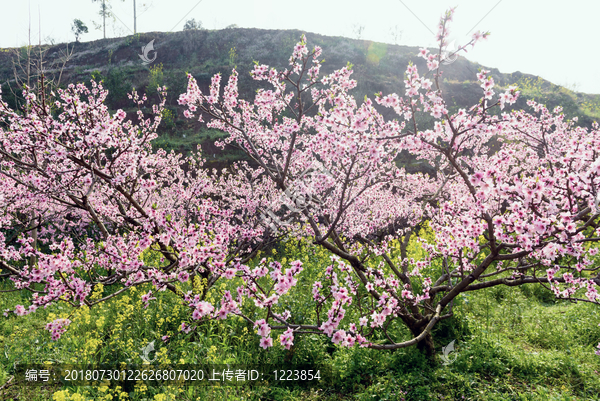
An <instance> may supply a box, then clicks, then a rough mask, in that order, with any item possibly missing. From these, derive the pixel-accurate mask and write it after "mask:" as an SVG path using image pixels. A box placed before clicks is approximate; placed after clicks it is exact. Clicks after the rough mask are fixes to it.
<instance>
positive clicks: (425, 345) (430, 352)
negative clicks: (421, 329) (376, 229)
mask: <svg viewBox="0 0 600 401" xmlns="http://www.w3.org/2000/svg"><path fill="white" fill-rule="evenodd" d="M417 348H418V349H419V351H421V352H422V353H424V354H425V355H426V356H427V358H428V359H430V360H433V357H434V356H435V343H434V342H433V336H432V335H431V333H427V335H426V336H425V338H424V339H423V340H421V341H420V342H418V343H417Z"/></svg>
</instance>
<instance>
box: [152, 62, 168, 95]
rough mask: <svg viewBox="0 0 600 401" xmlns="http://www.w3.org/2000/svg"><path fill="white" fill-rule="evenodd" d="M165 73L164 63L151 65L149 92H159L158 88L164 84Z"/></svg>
mask: <svg viewBox="0 0 600 401" xmlns="http://www.w3.org/2000/svg"><path fill="white" fill-rule="evenodd" d="M163 80H164V73H163V65H162V63H159V64H154V65H153V66H151V67H150V76H149V77H148V93H149V94H152V93H157V88H158V87H159V86H163Z"/></svg>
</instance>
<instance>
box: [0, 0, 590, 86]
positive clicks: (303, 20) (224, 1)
mask: <svg viewBox="0 0 600 401" xmlns="http://www.w3.org/2000/svg"><path fill="white" fill-rule="evenodd" d="M99 1H100V2H101V0H99ZM107 1H108V0H107ZM133 2H134V0H110V1H109V3H110V4H111V6H112V12H113V14H114V16H115V18H114V19H108V20H107V27H106V35H107V37H118V36H125V35H130V34H132V33H133ZM136 5H137V16H138V18H137V31H138V32H155V31H162V32H168V31H180V30H182V29H183V25H184V23H185V21H187V20H189V19H191V18H194V19H195V20H196V21H201V22H202V25H203V26H204V28H207V29H222V28H225V27H226V26H228V25H232V24H235V25H237V26H239V27H242V28H262V29H299V30H302V31H304V32H306V34H307V39H308V42H309V44H310V33H318V34H322V35H330V36H346V37H350V38H358V37H359V36H360V38H361V39H365V40H373V41H377V42H385V43H392V44H394V43H395V44H400V45H407V46H420V47H425V46H426V47H434V46H435V39H434V34H435V33H436V32H437V23H438V21H439V18H440V16H441V15H442V14H443V13H444V11H445V10H447V9H448V8H450V7H456V11H455V17H454V21H453V23H452V25H451V26H450V30H451V31H450V32H451V33H450V40H455V43H456V44H464V43H466V42H468V41H469V40H470V36H471V34H472V33H473V32H475V31H477V30H481V31H490V32H491V35H490V37H489V38H488V39H487V40H486V41H484V42H480V43H478V44H477V46H476V47H475V48H473V49H472V50H469V52H468V53H467V54H463V56H465V57H466V58H467V59H469V60H471V61H474V62H478V63H480V64H482V65H484V66H486V67H492V68H498V69H499V70H500V71H501V72H503V73H512V72H515V71H520V72H523V73H529V74H534V75H539V76H541V77H542V78H544V79H547V80H549V81H551V82H553V83H555V84H559V85H562V86H565V87H567V88H569V89H572V90H576V91H581V92H586V93H594V94H600V63H599V61H600V54H599V53H598V51H597V49H596V47H597V41H598V39H597V37H598V36H597V35H598V34H597V31H596V26H597V18H598V15H600V1H595V0H570V1H569V2H558V1H555V0H489V1H488V0H455V1H443V0H427V1H423V0H368V1H354V0H301V1H285V0H136ZM99 11H100V3H99V2H98V1H96V2H93V1H92V0H0V12H1V13H2V16H3V18H2V24H0V48H5V47H18V46H23V45H26V44H27V43H28V37H29V32H30V35H31V41H32V43H34V44H37V43H38V42H39V40H40V38H41V42H42V43H48V42H49V41H51V40H53V41H54V42H55V43H63V42H72V41H74V39H75V37H74V35H73V33H72V32H71V24H72V22H73V20H74V19H76V18H77V19H80V20H82V21H83V22H84V23H85V24H86V25H87V26H88V27H89V33H87V34H84V35H83V36H82V38H81V40H82V41H84V42H85V41H92V40H97V39H101V38H102V29H96V28H95V26H99V24H101V21H102V19H101V17H100V16H99V14H98V12H99ZM30 25H31V28H29V26H30ZM361 27H362V29H361ZM359 32H360V33H359ZM325 56H326V55H325ZM405 67H406V66H398V71H399V73H402V72H403V71H404V69H405Z"/></svg>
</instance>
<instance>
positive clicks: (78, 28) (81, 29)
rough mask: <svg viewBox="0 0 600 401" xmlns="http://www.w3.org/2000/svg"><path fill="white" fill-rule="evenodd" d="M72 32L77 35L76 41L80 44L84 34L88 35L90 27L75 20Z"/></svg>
mask: <svg viewBox="0 0 600 401" xmlns="http://www.w3.org/2000/svg"><path fill="white" fill-rule="evenodd" d="M71 30H72V31H73V33H74V34H75V41H77V42H79V38H80V37H81V35H83V34H84V33H88V27H87V26H86V25H85V24H84V23H83V21H81V20H80V19H77V18H76V19H74V20H73V25H71Z"/></svg>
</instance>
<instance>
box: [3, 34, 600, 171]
mask: <svg viewBox="0 0 600 401" xmlns="http://www.w3.org/2000/svg"><path fill="white" fill-rule="evenodd" d="M302 33H303V32H301V31H295V30H261V29H242V28H233V29H223V30H217V31H209V30H189V31H183V32H175V33H163V32H150V33H143V34H137V35H133V36H127V37H124V38H115V39H103V40H97V41H93V42H87V43H72V44H68V45H67V44H60V45H55V46H42V49H39V48H38V47H32V48H31V54H30V55H29V56H28V54H27V50H28V49H27V48H26V47H23V48H18V49H0V82H1V83H2V84H3V87H2V89H3V97H4V98H5V99H7V100H8V101H9V103H11V105H13V106H14V105H15V103H16V102H18V95H15V94H16V93H18V92H19V91H15V90H14V89H15V88H16V87H17V85H16V81H15V66H16V67H19V62H20V65H21V67H23V66H25V65H26V64H27V63H26V60H27V59H28V57H29V59H30V60H31V61H32V64H34V68H32V69H31V71H30V80H31V81H33V82H35V79H36V74H37V71H38V69H37V68H35V64H39V60H40V50H41V54H42V56H41V58H42V60H43V65H44V68H45V70H46V73H45V75H46V79H47V80H48V79H54V80H55V81H58V80H59V79H60V85H61V86H64V85H66V84H68V83H71V82H87V81H89V80H90V79H91V78H95V79H102V80H103V81H104V85H105V87H106V88H107V89H109V91H110V95H109V98H108V104H109V107H111V108H112V109H117V108H123V109H124V110H126V111H132V110H133V109H132V108H131V103H130V101H129V99H128V98H127V96H126V95H127V93H128V92H129V91H130V90H131V89H132V88H136V89H137V90H138V91H139V92H147V93H148V94H149V96H150V98H151V101H156V100H157V98H156V90H155V89H154V88H155V87H156V85H157V84H160V85H166V86H167V87H168V88H169V96H168V100H167V105H168V112H167V114H166V115H165V116H164V120H163V121H164V124H163V125H162V127H161V132H160V134H161V137H160V139H159V140H157V142H156V145H157V146H161V147H165V148H167V149H175V150H177V151H181V152H187V151H189V150H192V149H194V148H195V147H196V144H198V143H202V146H203V151H204V154H205V156H206V157H208V159H209V164H210V165H212V166H217V165H226V164H228V163H229V161H230V160H231V159H237V158H239V157H241V154H239V153H236V152H235V151H233V150H230V151H227V152H222V151H220V150H219V149H217V148H215V147H214V145H213V144H212V143H213V142H214V140H215V139H216V138H217V137H218V136H220V135H221V134H220V133H219V132H216V131H210V130H206V128H204V127H201V126H200V125H199V124H198V123H195V122H193V121H189V120H186V119H184V118H183V114H182V112H181V111H180V109H179V107H178V106H177V97H178V95H179V94H180V93H182V92H184V91H185V88H186V84H187V80H186V72H190V73H191V74H192V75H193V76H194V77H195V78H196V79H197V80H198V83H199V85H200V88H201V89H203V90H206V89H208V85H209V83H210V77H211V76H212V75H213V74H215V73H217V72H221V73H223V74H225V75H227V74H228V72H229V71H230V70H231V68H233V67H234V66H235V67H237V69H238V71H239V72H240V82H239V89H240V97H242V98H252V96H253V93H254V91H255V90H256V89H257V88H258V84H257V82H254V81H253V80H252V79H251V78H250V76H249V74H248V71H250V70H251V69H252V67H253V64H254V61H259V62H260V63H262V64H268V65H271V66H275V67H277V68H285V67H286V66H287V61H288V58H289V55H290V54H291V51H292V48H293V46H294V44H295V43H296V42H297V41H298V40H299V38H300V36H301V34H302ZM306 35H307V40H308V44H309V46H310V47H312V46H313V45H319V46H321V47H322V48H323V58H324V59H325V63H324V66H323V72H324V73H329V72H332V71H334V70H336V69H338V68H341V67H343V66H345V65H346V64H347V63H348V62H349V63H351V64H352V65H353V70H354V74H353V77H354V79H356V80H357V82H358V86H357V88H356V89H355V90H354V94H355V97H356V98H357V99H363V98H364V96H365V95H367V96H372V95H373V94H374V93H376V92H380V91H381V92H383V93H384V94H387V93H392V92H396V93H404V83H403V79H404V77H403V76H404V70H405V68H406V65H407V64H408V63H409V62H411V61H412V62H413V63H414V64H416V65H417V66H418V67H419V71H420V72H421V73H425V71H427V68H426V66H425V63H424V60H423V59H421V58H418V57H416V54H417V53H418V51H419V49H418V48H417V47H407V46H397V45H389V44H384V43H376V42H371V41H366V40H354V39H348V38H343V37H329V36H323V35H318V34H313V33H307V34H306ZM152 40H154V43H153V45H154V49H155V50H156V60H155V61H154V62H153V63H152V64H150V65H148V66H147V65H144V64H143V63H142V60H141V59H140V57H139V54H141V49H142V47H143V46H145V45H146V44H148V43H149V42H150V41H152ZM153 55H154V53H151V54H150V55H149V56H150V57H153ZM65 60H66V61H65ZM63 65H64V68H63ZM481 67H482V66H481V65H479V64H477V63H473V62H470V61H469V60H467V59H465V58H463V57H459V58H458V59H457V60H456V61H455V62H454V63H452V64H450V65H447V66H444V69H443V70H444V73H443V80H442V89H443V91H444V94H445V95H444V96H445V100H446V101H447V103H448V104H449V105H451V107H452V108H453V109H458V108H461V107H468V106H471V105H473V104H474V103H475V102H477V101H478V100H479V98H480V97H481V89H480V88H479V85H478V83H477V82H476V76H475V75H476V73H477V70H478V69H479V68H481ZM485 68H486V69H489V70H491V71H492V75H493V77H494V79H495V81H496V84H497V85H498V86H500V87H505V86H508V85H510V84H515V83H516V84H518V85H519V87H520V89H521V91H522V97H521V99H520V101H519V102H518V103H517V104H516V105H515V106H516V107H518V108H522V107H526V100H527V99H535V100H538V101H542V102H543V103H546V104H547V106H548V107H549V108H553V107H555V106H557V105H561V106H563V108H564V112H565V114H566V115H567V116H568V117H569V118H572V117H575V116H577V117H578V118H579V123H580V124H582V125H585V126H590V125H591V123H592V121H593V119H594V118H596V117H598V116H599V115H600V112H599V111H600V100H598V98H597V97H595V96H591V95H586V94H582V93H574V92H572V91H570V90H568V89H566V88H563V87H560V86H558V85H554V84H552V83H550V82H548V81H545V80H543V79H541V78H539V77H536V76H533V75H528V74H522V73H520V72H515V73H512V74H502V73H500V72H499V71H498V70H497V69H494V68H489V67H487V66H486V67H485ZM16 70H17V75H18V77H19V79H20V81H21V82H26V75H27V73H26V68H20V69H19V68H17V69H16ZM11 87H12V90H11ZM386 112H387V113H389V112H390V110H386ZM390 117H391V115H390Z"/></svg>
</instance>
